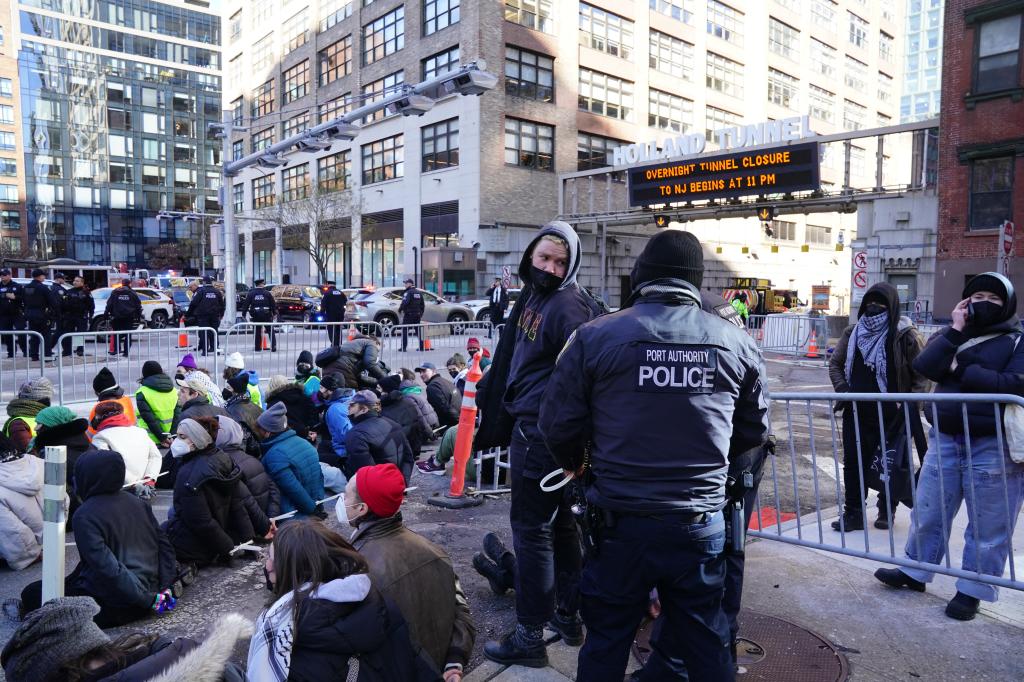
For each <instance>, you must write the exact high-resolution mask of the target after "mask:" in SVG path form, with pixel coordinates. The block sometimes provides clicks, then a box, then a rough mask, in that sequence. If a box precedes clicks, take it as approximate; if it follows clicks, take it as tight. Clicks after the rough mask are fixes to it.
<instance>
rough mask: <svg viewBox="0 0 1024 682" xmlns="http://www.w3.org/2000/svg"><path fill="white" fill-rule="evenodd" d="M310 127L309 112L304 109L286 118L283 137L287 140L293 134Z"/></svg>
mask: <svg viewBox="0 0 1024 682" xmlns="http://www.w3.org/2000/svg"><path fill="white" fill-rule="evenodd" d="M307 128H309V112H308V111H304V112H302V113H301V114H299V115H298V116H292V117H291V118H289V119H286V120H285V122H284V123H283V124H282V125H281V139H282V140H287V139H288V138H289V137H291V136H292V135H298V134H299V133H301V132H305V130H306V129H307Z"/></svg>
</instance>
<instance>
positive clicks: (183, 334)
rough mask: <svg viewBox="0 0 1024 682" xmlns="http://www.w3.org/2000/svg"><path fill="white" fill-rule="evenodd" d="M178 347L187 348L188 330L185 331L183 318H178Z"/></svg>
mask: <svg viewBox="0 0 1024 682" xmlns="http://www.w3.org/2000/svg"><path fill="white" fill-rule="evenodd" d="M178 328H179V329H181V331H180V332H178V348H188V332H187V331H185V318H184V317H181V318H178Z"/></svg>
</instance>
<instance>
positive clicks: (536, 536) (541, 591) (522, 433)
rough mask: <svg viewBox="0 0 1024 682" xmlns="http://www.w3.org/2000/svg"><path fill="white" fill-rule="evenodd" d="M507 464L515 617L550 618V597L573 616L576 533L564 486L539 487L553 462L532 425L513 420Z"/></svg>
mask: <svg viewBox="0 0 1024 682" xmlns="http://www.w3.org/2000/svg"><path fill="white" fill-rule="evenodd" d="M509 463H510V467H509V470H510V472H511V487H512V500H511V503H512V505H511V510H510V511H509V517H510V521H511V525H512V545H513V548H514V551H515V555H516V563H517V566H518V570H517V575H516V618H517V620H518V621H519V622H520V623H522V624H523V625H527V626H543V625H544V624H545V623H547V622H548V621H550V620H551V618H552V617H553V616H554V613H555V608H556V599H557V607H558V609H559V610H560V611H563V612H565V613H567V614H575V613H576V611H577V610H578V609H579V574H580V567H581V564H582V552H581V548H580V537H579V532H578V530H577V528H576V521H575V519H574V518H573V515H572V511H570V509H569V506H570V501H569V495H568V493H569V487H568V486H564V487H563V488H561V489H560V490H557V491H555V492H550V493H546V492H544V491H542V490H541V489H540V479H541V478H543V476H544V475H545V474H547V473H548V472H549V471H551V470H553V469H554V468H555V464H554V460H553V459H552V458H551V454H550V453H549V452H548V449H547V446H546V445H544V441H543V439H542V438H541V436H540V432H539V431H538V430H537V425H536V424H535V423H531V422H523V421H519V422H516V426H515V429H514V430H513V432H512V444H511V446H510V448H509ZM544 468H547V471H544V470H543V469H544ZM580 679H585V678H580ZM620 679H621V677H620Z"/></svg>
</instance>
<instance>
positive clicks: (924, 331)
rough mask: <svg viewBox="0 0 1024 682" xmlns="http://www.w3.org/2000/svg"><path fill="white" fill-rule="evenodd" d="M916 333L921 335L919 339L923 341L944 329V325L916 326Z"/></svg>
mask: <svg viewBox="0 0 1024 682" xmlns="http://www.w3.org/2000/svg"><path fill="white" fill-rule="evenodd" d="M914 326H915V327H917V331H918V332H919V333H920V334H921V338H922V339H924V340H925V341H928V339H930V338H931V336H932V334H937V333H938V332H941V331H942V330H943V329H945V328H946V326H947V325H944V324H917V325H914Z"/></svg>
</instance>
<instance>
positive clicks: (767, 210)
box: [757, 206, 775, 223]
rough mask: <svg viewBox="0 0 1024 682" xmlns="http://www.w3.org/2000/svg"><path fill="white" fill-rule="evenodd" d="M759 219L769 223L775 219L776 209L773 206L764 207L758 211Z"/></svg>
mask: <svg viewBox="0 0 1024 682" xmlns="http://www.w3.org/2000/svg"><path fill="white" fill-rule="evenodd" d="M757 219H758V220H760V221H761V222H762V223H768V222H771V221H772V220H774V219H775V209H774V208H773V207H771V206H762V207H761V208H759V209H757Z"/></svg>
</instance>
